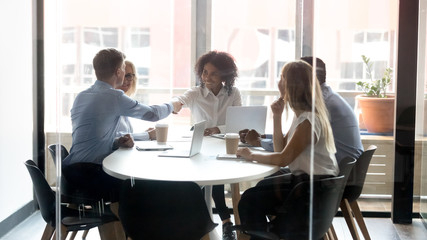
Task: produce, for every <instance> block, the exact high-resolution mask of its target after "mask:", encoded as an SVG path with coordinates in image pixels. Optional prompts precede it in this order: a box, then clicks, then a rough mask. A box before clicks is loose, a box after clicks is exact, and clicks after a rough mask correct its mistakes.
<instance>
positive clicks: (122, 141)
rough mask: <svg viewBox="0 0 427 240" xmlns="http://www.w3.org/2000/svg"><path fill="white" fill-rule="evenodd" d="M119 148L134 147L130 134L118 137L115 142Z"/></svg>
mask: <svg viewBox="0 0 427 240" xmlns="http://www.w3.org/2000/svg"><path fill="white" fill-rule="evenodd" d="M117 144H118V146H119V147H123V148H131V147H133V145H134V142H133V138H132V137H131V135H130V134H126V135H124V136H123V137H120V138H119V139H118V141H117Z"/></svg>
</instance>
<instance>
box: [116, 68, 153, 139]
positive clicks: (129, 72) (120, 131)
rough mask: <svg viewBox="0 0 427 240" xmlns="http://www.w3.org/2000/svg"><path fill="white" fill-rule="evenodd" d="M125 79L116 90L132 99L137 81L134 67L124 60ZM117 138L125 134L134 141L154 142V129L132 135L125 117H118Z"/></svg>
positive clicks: (130, 126)
mask: <svg viewBox="0 0 427 240" xmlns="http://www.w3.org/2000/svg"><path fill="white" fill-rule="evenodd" d="M125 65H126V67H125V78H124V81H123V84H122V85H121V86H120V87H117V89H121V90H123V92H124V93H125V94H126V95H127V96H129V97H133V95H134V94H135V92H136V81H137V79H138V77H137V75H136V69H135V65H134V64H133V63H132V62H131V61H128V60H126V61H125ZM116 132H117V134H116V135H117V137H120V136H123V135H125V134H128V133H129V134H131V136H132V137H133V139H134V140H137V141H146V140H155V139H156V131H155V130H154V128H149V129H147V130H146V131H145V132H141V133H134V132H133V128H132V125H131V123H130V121H129V119H128V117H126V116H120V120H119V122H118V124H117V131H116Z"/></svg>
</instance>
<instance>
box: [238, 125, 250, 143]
mask: <svg viewBox="0 0 427 240" xmlns="http://www.w3.org/2000/svg"><path fill="white" fill-rule="evenodd" d="M248 132H249V129H247V128H246V129H243V130H240V131H239V136H240V141H241V142H242V143H246V139H245V138H246V134H247V133H248Z"/></svg>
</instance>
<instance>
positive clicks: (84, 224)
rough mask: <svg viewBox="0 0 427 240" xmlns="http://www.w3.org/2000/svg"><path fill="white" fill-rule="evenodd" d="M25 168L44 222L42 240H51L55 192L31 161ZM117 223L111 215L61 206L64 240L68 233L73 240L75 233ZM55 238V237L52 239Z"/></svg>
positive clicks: (54, 211)
mask: <svg viewBox="0 0 427 240" xmlns="http://www.w3.org/2000/svg"><path fill="white" fill-rule="evenodd" d="M25 166H26V167H27V169H28V172H29V173H30V176H31V180H32V182H33V186H34V191H35V195H36V199H37V202H38V204H39V207H40V212H41V215H42V217H43V219H44V220H45V222H46V227H45V230H44V232H43V236H42V238H41V239H42V240H45V239H46V240H47V239H51V237H52V235H53V234H54V233H55V235H56V231H55V230H56V227H57V226H56V221H55V217H56V206H55V204H56V203H55V192H54V191H53V190H52V189H51V188H50V186H49V184H48V183H47V181H46V179H45V177H44V175H43V173H42V172H41V171H40V169H39V168H38V167H37V165H36V164H35V163H34V161H32V160H27V161H26V162H25ZM114 221H118V219H117V217H116V216H114V215H113V214H103V215H99V214H97V213H94V212H90V211H84V212H82V211H79V210H76V209H72V208H68V207H66V206H64V205H61V223H62V226H61V229H65V232H63V234H62V239H66V237H67V235H68V232H70V231H71V232H73V235H72V236H71V238H70V239H71V240H72V239H74V237H75V235H76V233H77V231H80V230H88V229H91V228H94V227H98V226H101V225H103V224H106V223H109V222H114ZM54 238H55V237H54Z"/></svg>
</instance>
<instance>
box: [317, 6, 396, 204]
mask: <svg viewBox="0 0 427 240" xmlns="http://www.w3.org/2000/svg"><path fill="white" fill-rule="evenodd" d="M398 4H399V1H388V0H381V1H369V0H366V1H365V0H364V1H353V0H349V1H339V0H337V1H334V0H332V1H315V5H314V32H315V33H314V40H313V41H314V49H315V54H316V56H318V57H320V58H322V59H323V60H324V61H325V63H326V66H327V77H326V83H327V84H328V85H330V86H331V87H332V89H333V90H335V91H337V92H338V93H339V94H340V95H341V96H342V97H343V98H344V99H345V100H346V101H347V102H348V103H349V104H350V105H351V106H352V107H354V108H355V113H356V114H357V115H358V119H359V127H360V131H361V139H362V143H363V146H364V148H365V150H366V149H367V148H368V146H370V145H376V146H377V150H376V151H375V153H374V156H373V158H372V160H371V163H370V166H369V169H368V173H367V176H366V180H365V183H364V186H363V191H362V195H361V197H360V198H359V199H358V203H359V206H360V208H361V211H363V212H390V210H391V195H392V194H393V183H394V180H393V167H394V136H393V132H394V129H393V126H394V113H393V112H392V113H390V115H387V113H386V112H385V111H384V110H377V111H378V112H381V114H382V115H387V116H389V117H388V118H389V120H390V121H389V124H391V126H390V127H387V129H386V130H384V129H377V128H375V129H374V128H373V127H371V128H372V130H370V129H369V128H370V127H369V126H366V124H364V121H363V120H364V119H365V118H366V117H369V115H368V114H366V115H365V114H363V111H367V110H363V109H361V107H362V105H361V104H360V103H359V102H358V98H357V95H359V94H363V93H364V92H363V91H362V90H363V89H362V88H361V87H360V86H359V85H358V84H357V83H358V82H360V81H363V82H368V81H370V79H371V77H372V79H374V80H376V79H381V78H383V76H384V73H385V70H386V69H387V68H391V69H392V75H391V82H390V84H389V85H388V86H386V94H387V95H390V96H389V99H390V98H394V97H393V95H394V86H395V79H396V73H395V71H394V70H395V69H396V57H397V56H396V53H397V52H396V37H397V34H396V31H397V20H398ZM331 9H339V11H331ZM362 55H364V56H366V57H367V58H369V59H370V61H369V65H368V64H365V63H364V60H363V58H362ZM370 74H371V75H370ZM393 101H394V100H393ZM387 108H388V109H390V110H394V104H392V105H391V106H390V107H387ZM370 115H373V113H371V114H370ZM376 121H381V120H376ZM365 123H367V122H366V119H365ZM377 130H378V131H377Z"/></svg>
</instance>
